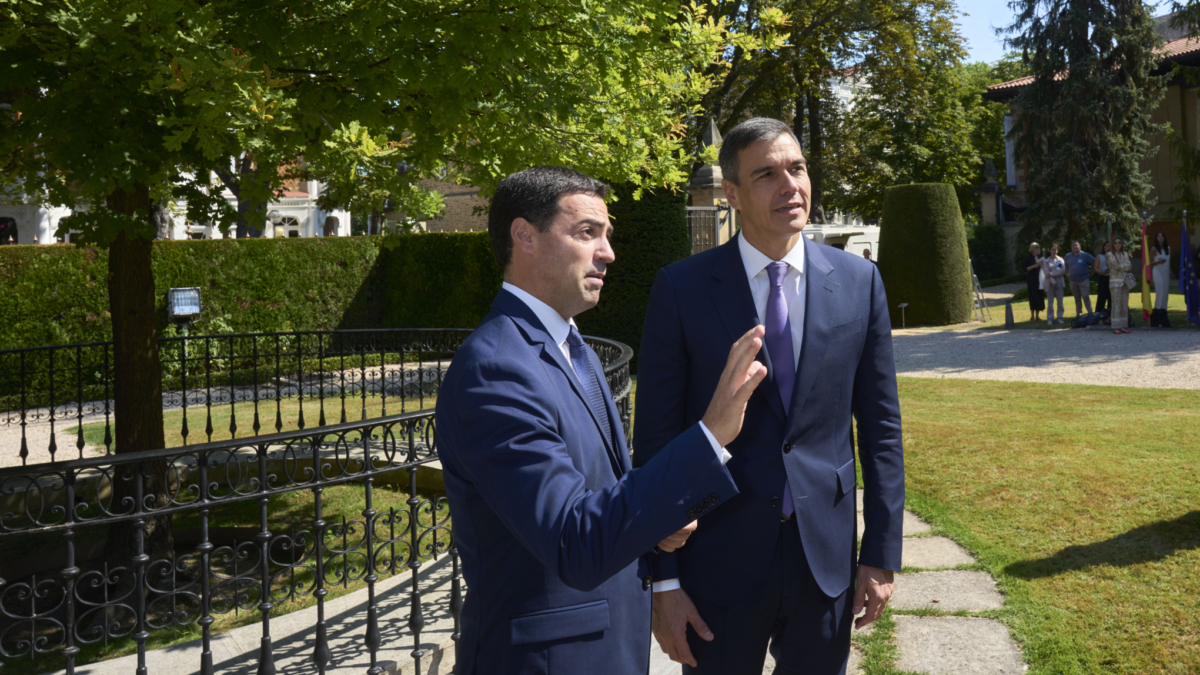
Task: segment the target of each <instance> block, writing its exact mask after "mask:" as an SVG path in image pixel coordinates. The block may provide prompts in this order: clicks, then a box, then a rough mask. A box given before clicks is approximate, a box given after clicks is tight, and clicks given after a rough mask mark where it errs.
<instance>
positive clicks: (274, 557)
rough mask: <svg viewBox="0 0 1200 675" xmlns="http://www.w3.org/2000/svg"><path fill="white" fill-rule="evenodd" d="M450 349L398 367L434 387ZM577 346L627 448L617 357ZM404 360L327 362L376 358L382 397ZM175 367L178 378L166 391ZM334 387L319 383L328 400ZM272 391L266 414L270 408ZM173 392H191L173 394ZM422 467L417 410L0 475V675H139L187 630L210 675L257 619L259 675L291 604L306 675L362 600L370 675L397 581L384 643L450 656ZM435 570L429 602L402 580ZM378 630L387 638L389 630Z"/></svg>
mask: <svg viewBox="0 0 1200 675" xmlns="http://www.w3.org/2000/svg"><path fill="white" fill-rule="evenodd" d="M460 336H465V332H457V331H429V332H427V333H426V335H425V338H426V339H425V340H424V341H423V342H421V343H420V344H421V345H423V348H422V349H419V350H415V351H417V352H419V353H420V354H421V355H422V356H421V358H424V355H426V354H438V355H440V356H439V359H440V358H441V357H443V356H444V357H445V362H442V361H441V360H437V365H436V366H433V368H434V370H433V372H439V373H440V372H441V370H444V368H445V366H446V365H448V363H449V359H450V358H451V357H452V356H453V350H454V349H455V348H457V345H458V344H460V343H461V339H460ZM235 337H237V336H235ZM241 337H245V336H241ZM268 337H269V339H273V338H272V337H270V336H268ZM326 337H329V338H331V339H335V340H336V339H343V340H352V339H364V338H366V337H367V335H365V334H358V335H357V336H355V335H350V336H344V337H333V336H326ZM451 338H453V339H451ZM213 339H227V338H225V337H224V336H218V337H215V338H213ZM196 340H197V339H196V338H193V339H192V342H195V341H196ZM200 340H201V343H203V339H200ZM588 340H589V342H591V344H592V345H593V347H594V348H596V350H597V351H598V353H599V355H600V357H601V360H602V361H603V362H604V364H605V374H606V376H607V379H608V382H609V384H610V386H611V388H612V390H613V393H614V397H615V399H616V402H617V405H618V408H619V409H620V410H621V413H622V417H623V422H624V426H625V433H626V435H627V437H628V434H629V413H630V404H631V402H630V377H629V361H630V357H631V356H632V350H631V349H630V348H629V347H627V346H625V345H621V344H619V343H615V342H611V341H607V340H598V339H594V338H588ZM297 344H299V343H297ZM330 344H332V343H330ZM370 344H372V345H374V346H378V345H379V344H381V343H379V342H370ZM414 344H417V343H414V342H403V341H401V342H398V343H395V347H396V348H395V349H394V351H392V350H382V349H370V350H366V349H362V350H359V351H358V352H355V351H353V350H352V349H348V348H346V345H344V344H343V345H341V347H342V348H341V349H338V350H333V351H335V353H338V354H339V356H340V354H342V353H358V354H366V353H371V354H373V355H374V354H379V357H378V359H379V360H378V364H377V371H378V373H379V374H378V376H377V377H376V380H375V381H377V382H379V383H380V384H379V385H378V386H379V388H378V389H377V393H378V396H379V397H380V398H382V397H383V396H384V395H385V394H384V392H386V391H388V390H389V385H388V384H387V383H388V382H390V381H392V379H393V378H392V376H391V375H390V374H389V371H388V368H389V367H390V365H389V364H391V363H393V362H394V363H395V364H396V369H395V371H396V372H397V373H403V372H405V371H404V370H402V366H403V365H404V364H405V363H407V361H406V360H404V359H400V358H399V357H396V359H395V361H392V360H391V357H389V356H388V354H397V355H399V354H407V353H410V350H408V349H407V348H408V347H410V346H412V345H414ZM75 347H79V346H75ZM401 347H403V348H401ZM191 348H192V347H191V345H189V350H190V349H191ZM64 349H66V348H64ZM318 349H320V350H324V349H325V347H324V346H320V347H318ZM443 350H444V351H443ZM76 353H77V354H78V353H79V352H78V351H77V352H76ZM231 353H237V352H231ZM284 353H285V350H283V349H282V347H281V348H280V349H277V350H275V351H274V354H275V355H277V356H278V357H279V358H281V359H282V355H283V354H284ZM320 353H321V354H325V353H326V352H324V351H321V352H320ZM209 354H211V352H209ZM292 354H293V357H292V358H293V359H294V361H293V363H294V364H296V365H297V366H298V368H297V371H296V372H297V375H296V382H297V386H296V387H295V394H294V396H296V397H297V398H299V397H300V396H301V395H304V396H309V394H308V393H307V392H308V391H310V390H309V389H307V388H306V387H304V386H301V385H302V384H303V383H304V382H305V381H306V378H311V377H312V376H311V374H310V373H311V372H312V371H310V370H307V369H306V368H305V364H306V363H309V361H308V354H309V352H308V351H307V350H303V349H299V348H297V349H296V351H295V352H293V353H292ZM191 359H192V356H190V355H188V356H186V357H182V360H181V361H180V366H181V368H180V373H179V377H180V382H181V384H182V381H183V377H184V375H183V372H182V371H183V369H184V366H185V365H186V364H190V363H191ZM320 361H321V359H320V357H318V358H317V359H316V360H315V361H314V363H320ZM255 363H257V361H254V360H251V361H249V362H248V365H249V366H250V367H253V365H254V364H255ZM339 365H340V364H339ZM357 365H358V367H359V371H358V372H359V375H358V378H359V379H358V380H357V382H358V383H359V384H358V385H357V386H358V387H360V388H359V389H355V388H353V387H352V386H348V385H346V386H341V387H340V389H339V390H338V395H337V396H335V397H332V398H333V400H336V401H338V404H337V407H336V408H334V410H335V411H336V412H337V414H338V415H339V417H340V416H342V415H346V413H345V411H346V410H347V409H348V406H346V405H345V404H343V403H341V401H342V400H343V396H342V394H343V393H345V392H347V391H349V392H354V393H356V394H357V393H359V392H360V391H361V390H362V389H365V388H366V386H367V385H366V384H364V383H366V382H369V381H371V380H370V379H369V378H367V379H364V378H363V377H362V372H363V370H364V366H363V365H362V364H361V362H360V363H359V364H357ZM372 367H375V366H372ZM230 370H233V368H230ZM346 370H347V369H339V370H333V371H332V372H333V373H334V375H335V377H336V379H337V381H338V382H339V384H340V383H341V382H342V378H343V373H344V372H346ZM217 372H219V371H217V370H216V369H209V371H208V373H206V374H207V375H208V376H210V377H211V376H213V375H214V374H216V373H217ZM315 372H316V373H318V375H317V376H316V377H315V380H316V383H314V384H313V389H311V391H314V392H317V391H319V389H320V385H319V383H320V382H321V381H322V380H323V379H324V374H327V373H328V372H329V371H321V370H319V369H317V370H316V371H315ZM281 373H282V368H279V369H275V370H273V371H272V375H273V376H274V377H276V378H277V380H278V379H282V374H281ZM394 379H395V382H396V383H397V386H398V387H403V385H404V384H405V383H406V382H407V380H406V379H405V377H404V375H402V374H401V375H399V376H398V377H396V378H394ZM419 381H420V382H421V383H422V385H423V384H424V382H425V381H424V380H419ZM437 383H440V379H439V380H437V381H436V382H434V383H433V384H435V385H436V384H437ZM262 384H263V383H261V382H258V381H257V380H256V379H253V378H252V381H251V382H249V383H248V384H246V385H235V384H233V380H232V379H231V380H229V384H226V385H220V386H232V387H235V388H234V389H233V391H238V390H237V389H236V387H238V386H248V387H250V388H251V389H253V388H254V387H255V386H261V385H262ZM275 387H276V388H275V389H273V390H272V391H273V392H275V393H274V396H275V398H273V399H270V400H272V401H275V400H278V398H279V397H280V396H281V394H279V393H278V392H279V391H281V390H280V388H279V385H278V384H276V385H275ZM179 391H180V392H189V391H192V390H191V389H189V388H187V387H184V386H181V387H180V390H179ZM199 391H201V392H203V395H204V397H205V399H204V400H205V403H206V406H205V407H207V403H208V402H209V401H211V399H212V398H213V394H212V393H211V392H212V391H214V390H213V389H209V388H208V386H207V383H206V386H205V387H204V388H203V389H200V390H199ZM400 391H402V389H400ZM301 392H305V393H303V394H302V393H301ZM435 394H436V391H434V392H433V393H432V394H430V395H435ZM389 395H390V394H389ZM181 396H183V395H182V394H181ZM231 398H232V396H231ZM316 398H317V400H318V401H320V398H321V395H320V394H319V393H317V394H316ZM327 398H328V397H327ZM346 398H350V397H349V396H347V397H346ZM360 398H361V397H360ZM416 398H418V399H419V398H420V394H417V395H416ZM183 400H188V399H187V397H186V396H183ZM251 400H257V398H255V399H251ZM180 406H181V407H182V402H181V403H180ZM77 409H78V408H77ZM107 412H108V411H107V409H106V413H107ZM358 412H360V413H361V414H365V413H362V411H361V410H360V411H358ZM208 414H209V413H208V412H207V411H206V412H205V415H206V416H207V415H208ZM326 421H327V420H326ZM255 431H257V429H255ZM436 459H437V445H436V430H435V428H434V422H433V411H432V410H430V409H424V410H416V411H413V412H407V413H401V414H393V415H384V416H379V417H376V418H369V419H361V420H357V421H345V422H342V421H340V420H339V421H338V423H336V424H333V425H329V426H321V427H318V428H313V429H307V430H304V429H297V430H293V431H285V432H282V433H275V434H270V435H259V436H255V437H251V438H246V439H240V440H239V439H233V440H224V441H216V442H212V443H204V444H200V445H191V446H187V447H176V448H170V449H165V450H156V451H150V452H139V453H110V454H105V455H102V456H98V457H85V458H83V459H75V460H71V461H67V462H54V463H46V464H30V465H25V466H10V467H7V468H0V550H2V551H3V552H4V555H3V557H0V667H4V666H5V665H6V662H7V665H8V666H9V667H5V668H4V671H3V672H12V671H13V670H14V669H17V668H20V667H21V666H20V664H22V663H24V664H27V665H28V668H25V672H45V671H47V670H50V669H53V668H59V667H62V666H63V665H65V667H66V669H67V672H68V673H73V672H74V669H75V666H76V662H77V661H79V660H81V659H82V660H89V661H90V660H94V659H95V658H98V655H99V653H100V651H101V648H103V649H104V650H105V651H108V652H109V653H110V654H111V653H117V654H119V653H122V651H124V652H129V653H131V654H135V655H136V661H137V670H138V672H141V673H145V672H147V670H146V667H147V666H146V654H147V651H148V649H152V648H153V647H154V646H155V645H156V644H158V643H159V642H158V641H160V638H161V637H162V636H163V635H164V634H166V635H174V636H177V635H178V632H179V631H180V630H184V629H189V630H192V631H195V632H196V633H197V634H198V635H197V636H198V639H199V640H200V641H201V646H202V649H201V654H200V658H199V663H198V664H196V670H197V671H198V672H201V673H206V674H207V673H213V672H214V668H216V667H217V666H218V665H220V664H214V657H213V650H212V639H213V635H214V631H220V630H223V629H225V628H229V627H231V625H232V624H231V623H230V622H229V620H228V617H231V616H234V617H236V616H238V615H244V614H246V613H258V614H260V615H261V649H260V650H259V652H258V654H257V666H258V672H260V673H271V672H275V670H274V668H275V665H274V660H275V655H274V652H273V649H272V634H271V621H270V620H271V618H272V617H273V616H276V615H278V614H279V612H280V611H281V610H282V609H285V608H291V607H296V606H299V605H303V604H304V603H309V604H313V605H315V607H316V619H315V623H314V625H313V627H314V629H315V636H314V638H313V640H312V644H311V656H310V660H311V662H312V669H313V670H315V671H316V672H320V673H324V672H325V669H326V667H327V666H328V665H329V664H330V661H331V654H332V652H331V645H330V640H329V638H328V637H327V626H326V619H325V605H326V602H327V599H329V598H330V597H332V596H333V595H337V594H338V593H343V592H353V591H356V590H359V589H362V590H364V591H365V600H364V602H363V604H362V606H361V607H359V609H358V610H357V611H358V614H360V615H361V616H362V617H363V618H364V623H363V629H362V634H361V650H362V651H363V652H365V653H366V654H367V656H368V657H369V658H368V662H369V666H368V673H378V672H381V667H380V666H379V664H378V662H377V655H378V653H379V651H380V648H381V643H382V637H381V635H382V633H381V617H380V607H379V603H378V601H377V596H376V588H377V585H378V584H379V583H381V581H383V580H385V579H387V578H389V577H395V576H397V575H408V577H409V579H410V580H409V581H408V584H409V585H408V587H407V591H406V592H407V595H408V600H407V602H405V603H404V605H403V606H404V607H406V608H407V617H406V618H407V622H406V623H405V624H404V625H405V627H406V631H405V632H404V633H403V635H399V636H398V637H397V639H403V640H408V641H410V642H409V643H408V644H411V646H412V650H411V652H410V655H411V658H412V659H413V660H414V662H415V668H416V672H418V673H421V672H424V671H423V670H422V667H423V661H422V659H424V658H425V657H426V655H427V649H426V647H427V641H423V636H422V632H423V631H424V630H425V629H426V625H427V619H430V618H431V617H437V618H439V619H440V620H441V622H442V623H446V622H449V624H450V625H452V626H453V627H452V629H451V630H452V635H451V637H452V638H453V639H457V633H458V617H459V610H460V609H461V606H462V597H463V593H464V588H463V586H462V581H461V579H460V576H459V571H458V558H457V553H456V551H455V549H454V544H453V537H452V524H451V522H450V518H449V512H448V509H447V505H446V501H445V498H444V497H443V496H442V494H441V490H440V489H439V486H438V485H437V481H436V480H435V481H434V482H433V483H432V484H429V483H423V482H422V480H420V479H419V476H420V475H421V474H422V472H429V471H430V465H431V464H433V463H434V462H435V461H436ZM389 485H392V486H395V487H388V486H389ZM154 486H158V487H157V489H158V490H159V493H157V494H155V493H154V490H155V487H154ZM164 518H166V519H169V520H170V523H171V525H170V528H171V531H172V532H173V535H174V545H173V547H167V548H166V550H164V549H163V548H162V547H159V548H157V549H155V548H154V547H153V546H152V545H151V544H152V542H151V538H152V534H150V529H151V528H150V527H149V524H150V523H152V522H154V521H159V522H161V521H162V520H163V519H164ZM120 527H124V528H125V529H126V531H129V530H130V529H131V530H132V546H131V547H130V549H129V550H128V551H126V552H124V553H118V554H117V555H115V556H114V553H113V550H112V546H106V544H108V543H109V542H107V541H106V539H107V537H108V536H109V533H111V532H112V531H113V528H120ZM443 555H448V556H449V559H450V564H449V565H448V566H442V567H439V568H438V569H441V570H442V571H441V572H439V574H441V576H440V577H439V580H438V581H437V584H436V585H437V587H438V588H439V589H442V590H440V591H439V595H440V597H438V596H434V599H433V600H430V599H429V596H428V595H427V594H428V592H429V590H430V587H431V586H433V585H434V582H433V581H432V580H431V579H430V578H429V577H428V575H426V576H423V575H422V574H421V573H420V571H421V569H422V567H423V566H428V565H430V563H431V562H432V561H435V560H438V559H439V558H441V557H442V556H443ZM427 569H432V567H427ZM447 588H448V590H446V589H447ZM388 621H389V623H390V624H393V625H394V624H397V623H400V621H398V620H397V617H394V616H393V617H388ZM425 665H427V664H425Z"/></svg>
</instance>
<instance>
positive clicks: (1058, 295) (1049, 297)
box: [1046, 284, 1063, 321]
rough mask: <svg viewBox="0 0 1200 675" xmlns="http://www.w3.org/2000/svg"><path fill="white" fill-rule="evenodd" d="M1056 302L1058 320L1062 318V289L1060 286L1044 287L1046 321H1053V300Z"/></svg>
mask: <svg viewBox="0 0 1200 675" xmlns="http://www.w3.org/2000/svg"><path fill="white" fill-rule="evenodd" d="M1055 299H1057V300H1058V318H1060V319H1061V318H1062V316H1063V287H1062V284H1055V285H1054V286H1051V285H1049V284H1047V285H1046V320H1047V321H1053V320H1054V300H1055Z"/></svg>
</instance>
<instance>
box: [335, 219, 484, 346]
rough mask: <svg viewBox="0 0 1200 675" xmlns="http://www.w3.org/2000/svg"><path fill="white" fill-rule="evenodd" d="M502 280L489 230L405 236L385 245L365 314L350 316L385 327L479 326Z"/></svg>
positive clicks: (365, 301) (369, 324)
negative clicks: (493, 254) (489, 237)
mask: <svg viewBox="0 0 1200 675" xmlns="http://www.w3.org/2000/svg"><path fill="white" fill-rule="evenodd" d="M501 282H503V279H502V278H501V276H500V270H499V269H497V268H496V259H495V258H494V257H493V256H492V245H491V242H490V240H489V239H488V234H487V232H462V233H428V234H410V235H400V236H397V237H395V238H394V239H391V240H387V243H385V244H384V250H383V251H382V252H381V253H380V256H379V264H378V266H377V267H376V268H375V272H374V275H373V279H372V283H370V284H368V285H367V286H366V287H365V288H366V291H367V293H368V295H367V296H366V297H364V298H362V299H363V301H364V304H363V308H364V309H365V310H366V311H365V312H364V313H361V314H360V313H358V312H354V311H352V312H351V313H350V318H351V319H352V320H353V321H355V322H359V323H362V324H363V325H365V326H379V327H383V328H474V327H475V326H477V325H478V324H479V322H480V321H482V320H483V317H485V316H487V313H488V311H489V310H490V309H491V307H492V300H493V299H494V298H495V297H496V292H497V291H499V290H500V284H501ZM343 327H344V328H351V327H354V328H357V327H360V326H358V325H355V326H350V325H346V326H343Z"/></svg>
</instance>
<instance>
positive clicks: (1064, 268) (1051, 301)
mask: <svg viewBox="0 0 1200 675" xmlns="http://www.w3.org/2000/svg"><path fill="white" fill-rule="evenodd" d="M1170 260H1171V248H1170V246H1168V245H1167V237H1166V235H1164V234H1163V233H1162V232H1159V233H1158V234H1157V235H1155V237H1154V245H1153V247H1152V250H1151V251H1150V257H1149V266H1150V267H1149V273H1150V275H1151V276H1150V278H1151V279H1152V280H1153V281H1154V291H1155V297H1154V308H1155V309H1156V310H1159V309H1161V310H1165V309H1166V308H1167V295H1168V293H1169V291H1170V277H1171V271H1170ZM1024 268H1025V274H1026V286H1027V288H1028V290H1029V311H1030V313H1031V314H1032V320H1033V321H1040V320H1041V317H1040V314H1041V312H1042V311H1045V312H1046V323H1047V324H1048V325H1049V324H1054V323H1056V322H1057V323H1064V321H1063V291H1064V289H1065V288H1066V286H1067V284H1070V288H1071V295H1072V296H1074V298H1075V315H1076V316H1081V315H1082V314H1083V311H1084V309H1086V310H1087V313H1088V314H1091V313H1092V299H1091V275H1092V273H1095V274H1096V277H1097V284H1096V286H1097V288H1096V291H1097V292H1096V309H1095V311H1096V312H1097V313H1100V312H1107V313H1108V322H1109V323H1110V325H1111V326H1112V330H1113V333H1118V334H1119V333H1128V332H1129V291H1130V290H1131V289H1132V288H1133V287H1134V286H1136V285H1137V279H1136V278H1135V277H1134V275H1133V261H1132V260H1130V258H1129V254H1128V253H1127V252H1126V251H1125V242H1124V241H1123V240H1122V239H1121V238H1120V237H1114V238H1113V240H1112V241H1111V242H1104V252H1103V253H1102V254H1101V255H1098V256H1093V255H1092V254H1090V253H1087V252H1085V251H1083V250H1081V248H1080V245H1079V242H1078V241H1072V242H1071V252H1070V253H1068V254H1067V255H1066V256H1059V255H1058V244H1051V245H1050V250H1049V251H1048V252H1047V253H1046V255H1043V254H1042V247H1041V245H1039V244H1038V243H1037V242H1033V243H1032V244H1030V245H1029V255H1027V256H1025V265H1024ZM1056 309H1057V312H1056V311H1055V310H1056ZM1056 317H1057V318H1056Z"/></svg>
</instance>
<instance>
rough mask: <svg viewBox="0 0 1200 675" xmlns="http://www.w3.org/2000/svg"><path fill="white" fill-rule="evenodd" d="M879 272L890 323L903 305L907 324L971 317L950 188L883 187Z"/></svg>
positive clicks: (963, 248)
mask: <svg viewBox="0 0 1200 675" xmlns="http://www.w3.org/2000/svg"><path fill="white" fill-rule="evenodd" d="M879 250H880V256H879V274H880V276H882V277H883V283H884V286H885V288H886V289H887V296H888V302H889V303H890V305H891V306H890V307H889V308H888V309H889V310H890V312H891V316H892V324H893V325H895V324H898V323H900V321H901V312H900V311H898V310H897V305H899V304H900V303H902V302H907V303H908V308H907V310H906V312H905V313H906V314H907V321H911V322H912V323H913V325H919V324H932V325H945V324H951V323H962V322H964V321H968V320H970V318H971V302H972V301H971V289H972V286H971V272H970V265H969V264H968V260H969V258H968V252H967V236H966V232H965V229H964V227H963V222H962V214H961V212H960V211H959V208H958V199H957V198H956V196H955V194H954V188H953V187H951V186H950V185H946V184H942V183H919V184H914V185H897V186H893V187H890V188H888V189H887V191H886V193H885V194H884V198H883V215H882V220H881V229H880V231H879Z"/></svg>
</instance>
